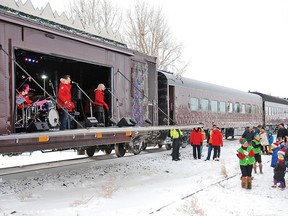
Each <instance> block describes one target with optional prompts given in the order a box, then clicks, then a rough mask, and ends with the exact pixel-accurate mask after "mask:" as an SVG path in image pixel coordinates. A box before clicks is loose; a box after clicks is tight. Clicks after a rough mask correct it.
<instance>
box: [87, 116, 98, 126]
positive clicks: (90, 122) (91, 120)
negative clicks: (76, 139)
mask: <svg viewBox="0 0 288 216" xmlns="http://www.w3.org/2000/svg"><path fill="white" fill-rule="evenodd" d="M97 124H98V121H97V119H96V118H95V117H87V118H86V119H85V127H96V126H97Z"/></svg>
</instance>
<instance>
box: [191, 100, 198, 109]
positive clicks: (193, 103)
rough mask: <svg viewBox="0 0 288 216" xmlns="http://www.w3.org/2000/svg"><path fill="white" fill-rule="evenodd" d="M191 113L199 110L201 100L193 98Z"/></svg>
mask: <svg viewBox="0 0 288 216" xmlns="http://www.w3.org/2000/svg"><path fill="white" fill-rule="evenodd" d="M190 110H191V111H198V110H199V99H198V98H191V105H190Z"/></svg>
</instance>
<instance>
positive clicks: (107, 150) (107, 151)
mask: <svg viewBox="0 0 288 216" xmlns="http://www.w3.org/2000/svg"><path fill="white" fill-rule="evenodd" d="M104 151H105V154H106V155H109V154H111V152H112V149H105V150H104Z"/></svg>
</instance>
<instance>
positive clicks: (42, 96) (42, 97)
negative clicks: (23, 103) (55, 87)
mask: <svg viewBox="0 0 288 216" xmlns="http://www.w3.org/2000/svg"><path fill="white" fill-rule="evenodd" d="M45 98H46V96H44V95H35V96H33V97H31V101H32V102H35V101H37V100H43V99H45Z"/></svg>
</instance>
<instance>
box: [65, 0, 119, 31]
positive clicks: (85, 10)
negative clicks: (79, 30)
mask: <svg viewBox="0 0 288 216" xmlns="http://www.w3.org/2000/svg"><path fill="white" fill-rule="evenodd" d="M66 12H67V13H68V14H70V15H71V16H72V17H73V18H75V17H79V18H80V20H81V23H82V25H83V26H84V27H91V26H94V27H95V28H96V29H99V30H102V29H105V30H107V31H110V30H111V31H112V32H113V33H116V32H119V29H120V27H121V22H122V13H121V12H120V10H119V9H118V7H117V6H116V5H113V4H112V3H111V1H110V0H85V1H83V0H73V1H71V2H70V6H69V8H68V10H67V11H66Z"/></svg>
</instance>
